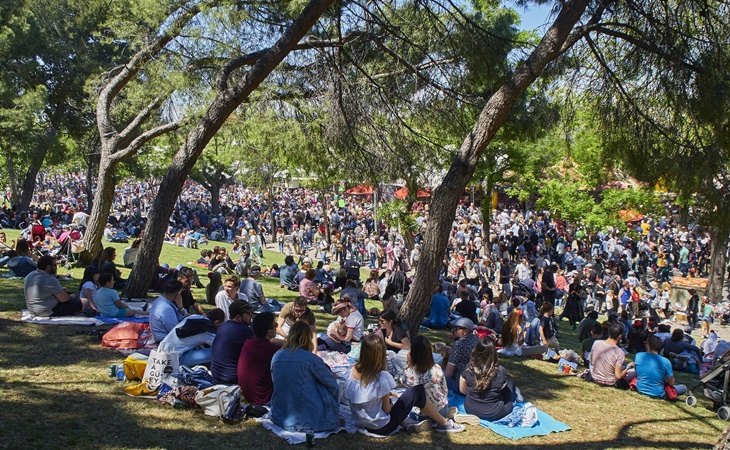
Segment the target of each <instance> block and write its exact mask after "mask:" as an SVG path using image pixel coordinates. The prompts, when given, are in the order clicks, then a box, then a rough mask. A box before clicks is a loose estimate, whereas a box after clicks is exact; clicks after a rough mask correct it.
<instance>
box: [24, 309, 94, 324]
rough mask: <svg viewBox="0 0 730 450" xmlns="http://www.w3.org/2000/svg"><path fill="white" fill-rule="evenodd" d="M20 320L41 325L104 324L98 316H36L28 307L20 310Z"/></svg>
mask: <svg viewBox="0 0 730 450" xmlns="http://www.w3.org/2000/svg"><path fill="white" fill-rule="evenodd" d="M20 321H21V322H28V323H35V324H39V325H86V326H98V325H104V321H102V320H101V319H100V318H98V317H86V316H61V317H42V316H34V315H33V314H31V313H30V311H28V310H27V309H24V310H22V311H21V312H20Z"/></svg>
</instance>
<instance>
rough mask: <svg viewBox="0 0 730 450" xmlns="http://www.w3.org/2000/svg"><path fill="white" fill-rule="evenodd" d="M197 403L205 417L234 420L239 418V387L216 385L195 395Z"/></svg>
mask: <svg viewBox="0 0 730 450" xmlns="http://www.w3.org/2000/svg"><path fill="white" fill-rule="evenodd" d="M195 403H197V404H198V405H199V406H200V407H201V408H202V409H203V413H205V415H206V416H212V417H220V418H221V419H228V420H235V419H236V418H238V417H240V416H241V413H240V404H241V387H240V386H238V385H236V384H234V385H231V386H227V385H223V384H216V385H215V386H211V387H209V388H206V389H203V390H200V391H198V393H197V394H195Z"/></svg>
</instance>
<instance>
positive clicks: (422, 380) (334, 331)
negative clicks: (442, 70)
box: [0, 178, 721, 435]
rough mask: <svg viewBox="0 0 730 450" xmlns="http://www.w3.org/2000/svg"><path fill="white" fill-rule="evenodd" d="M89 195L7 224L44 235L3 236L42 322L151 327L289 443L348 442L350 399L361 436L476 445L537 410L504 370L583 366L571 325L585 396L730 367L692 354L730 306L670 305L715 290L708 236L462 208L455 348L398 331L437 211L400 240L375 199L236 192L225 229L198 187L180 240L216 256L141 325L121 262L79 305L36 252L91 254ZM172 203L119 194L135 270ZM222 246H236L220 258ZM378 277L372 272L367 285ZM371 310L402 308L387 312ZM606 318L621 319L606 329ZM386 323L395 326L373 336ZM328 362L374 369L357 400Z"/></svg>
mask: <svg viewBox="0 0 730 450" xmlns="http://www.w3.org/2000/svg"><path fill="white" fill-rule="evenodd" d="M55 181H56V182H57V181H58V180H57V179H56V180H55ZM74 189H76V190H74ZM83 189H84V187H83V181H82V180H81V179H79V178H74V179H73V182H72V183H71V185H70V187H69V186H67V187H66V188H65V189H63V188H58V187H56V188H49V189H45V190H41V191H40V194H39V198H38V199H37V203H36V206H37V207H39V208H41V209H39V210H37V211H36V212H34V213H31V214H27V215H24V214H22V213H17V214H15V215H13V214H14V212H8V211H6V212H5V213H4V215H3V220H5V221H6V223H5V225H9V226H13V225H18V226H21V227H22V226H25V227H26V228H27V229H28V233H27V234H26V236H25V238H21V239H18V240H17V241H16V242H15V243H14V245H13V243H6V237H5V235H4V234H2V233H0V250H4V254H3V259H0V265H4V264H7V265H8V267H9V268H10V270H11V271H12V274H14V275H17V276H21V277H24V278H25V297H26V304H27V308H28V310H29V311H30V312H31V313H32V314H34V315H38V316H59V315H69V314H75V313H86V314H101V315H103V316H107V317H114V318H126V317H130V316H134V315H142V316H148V317H149V324H150V329H151V332H152V335H153V339H154V341H155V342H156V343H160V344H161V343H164V344H165V347H166V348H173V349H174V351H176V352H178V353H179V355H180V362H181V364H184V365H186V366H195V365H200V364H203V365H208V366H209V367H210V369H211V374H212V376H213V378H214V379H215V381H216V382H217V383H221V384H238V385H240V387H241V389H242V392H243V395H244V396H245V397H246V399H247V400H248V401H250V402H251V403H253V404H255V405H265V406H268V407H269V408H270V409H271V415H270V417H271V419H272V421H274V423H276V424H277V425H279V426H281V427H282V428H284V429H287V430H292V431H299V430H304V429H307V430H311V431H314V432H319V431H332V430H335V429H336V428H338V427H339V415H338V414H339V409H338V408H339V407H338V405H339V403H340V400H341V399H342V398H344V399H345V400H346V401H347V402H348V403H349V405H350V408H351V414H352V417H353V418H354V419H355V420H356V422H357V423H358V425H359V426H361V427H362V428H365V429H366V430H367V431H369V432H370V433H373V434H378V435H388V434H391V433H392V432H394V431H395V430H396V429H398V427H399V426H402V427H403V428H405V429H406V430H409V431H412V432H419V431H425V430H427V429H432V428H433V429H435V430H436V431H439V432H458V431H462V430H463V429H464V427H463V424H465V423H466V424H472V423H478V422H479V420H481V419H486V420H490V421H498V420H501V419H503V418H504V417H506V416H508V415H510V414H511V413H512V411H513V408H514V405H515V403H517V402H519V401H521V400H522V399H521V395H520V392H519V389H517V387H516V386H515V384H514V380H513V378H512V377H511V375H510V374H509V373H508V372H507V371H506V370H505V369H504V367H502V366H501V365H500V364H499V358H500V357H508V356H529V355H543V359H545V360H547V361H553V362H558V361H559V360H560V359H561V358H562V359H566V358H568V359H570V356H569V353H565V352H564V349H562V350H563V351H561V345H560V342H559V339H560V328H561V321H562V320H563V319H567V321H568V324H569V326H571V327H573V328H574V329H575V330H576V332H577V334H578V336H579V340H580V342H581V348H580V352H579V353H578V358H577V361H575V362H576V363H583V364H585V365H586V367H587V368H588V369H587V370H586V371H585V372H583V373H582V374H581V376H582V377H583V378H585V379H587V380H589V381H591V382H594V383H597V384H599V385H602V386H615V387H618V388H629V387H631V386H633V387H634V388H635V389H636V390H638V392H640V393H642V394H645V395H648V396H651V397H656V398H668V397H671V395H681V394H682V393H684V392H686V387H685V386H683V385H680V384H676V383H675V379H674V372H673V371H674V370H687V371H691V372H695V373H696V372H698V371H699V368H700V366H701V365H702V364H703V363H706V362H707V357H708V355H710V354H712V352H713V351H714V346H712V345H706V343H703V345H701V346H698V345H695V343H694V338H693V337H692V335H693V334H694V333H695V332H696V331H695V330H696V327H697V326H698V325H701V326H702V331H701V336H702V338H708V339H707V341H713V339H712V334H713V332H712V330H711V324H712V322H713V321H714V320H715V318H717V317H718V315H719V314H720V313H721V311H720V309H719V308H720V307H719V306H716V304H717V303H718V301H719V300H721V299H708V298H706V297H702V296H700V295H699V294H698V293H697V292H694V291H691V292H690V298H689V301H688V302H687V305H673V304H671V302H670V301H669V298H670V295H669V294H670V291H671V289H672V284H671V283H670V281H671V280H672V278H673V277H694V276H700V275H703V274H705V273H706V272H707V270H708V267H707V265H708V259H709V255H710V252H711V246H712V242H711V241H710V239H709V235H708V234H707V233H706V232H705V231H704V230H702V229H701V227H698V226H680V225H679V224H678V223H677V222H676V221H675V220H674V219H673V218H672V217H659V218H643V219H641V220H640V221H637V222H636V223H633V224H631V226H630V229H629V230H628V231H627V232H621V231H619V230H615V229H606V230H602V231H600V232H598V233H587V232H585V231H584V230H581V229H575V228H572V227H571V226H570V225H569V224H565V223H563V222H561V221H559V220H556V219H555V218H552V217H551V216H550V215H549V214H548V213H546V212H540V211H537V212H536V211H529V210H525V211H522V212H518V211H517V210H516V209H511V210H510V209H501V210H497V211H496V212H495V214H494V216H493V220H492V221H491V222H490V224H489V227H488V228H487V230H484V223H483V218H482V215H481V212H480V209H479V208H478V207H477V206H475V205H473V204H470V203H468V202H466V201H465V202H463V203H461V204H459V205H457V208H456V218H455V221H454V224H453V229H452V232H451V235H450V238H449V241H448V245H447V248H446V253H445V257H444V260H443V264H442V266H441V269H440V274H439V282H438V283H437V284H436V285H435V286H434V287H433V295H432V298H431V304H430V309H429V312H428V315H427V317H426V318H425V319H424V320H423V323H422V326H423V327H426V328H430V329H436V330H438V329H444V330H448V331H449V334H450V339H449V340H450V342H451V345H448V346H447V345H445V344H440V343H437V344H435V345H432V344H431V343H430V342H429V340H428V339H427V338H425V337H424V336H423V335H420V334H419V335H416V336H411V335H410V334H409V332H408V330H407V327H405V326H404V325H403V324H401V323H400V322H399V320H398V311H399V309H400V307H401V305H402V303H403V300H404V298H405V297H406V295H407V293H408V290H409V288H410V283H411V281H412V279H413V275H414V271H415V269H416V267H417V263H418V260H419V256H420V252H421V242H422V233H421V232H422V231H423V230H424V229H425V226H426V224H427V222H428V217H429V211H428V207H427V206H426V205H417V206H416V207H415V208H414V211H413V215H414V218H415V222H416V224H417V226H418V228H417V232H416V233H415V236H409V237H408V238H409V239H406V236H403V235H402V234H401V233H399V232H398V230H397V229H394V228H389V227H387V226H386V225H385V224H383V223H382V222H381V223H379V224H378V225H377V227H376V221H375V220H374V214H373V205H372V204H370V203H369V202H368V200H367V199H366V198H362V197H341V196H333V197H331V198H327V199H326V200H324V201H323V199H322V198H321V196H319V195H317V194H315V193H314V192H313V191H309V190H307V189H294V190H283V191H282V192H280V193H278V194H277V195H276V197H275V198H274V199H273V200H274V201H273V204H274V207H273V209H271V210H270V209H269V208H268V202H267V199H266V198H265V197H264V196H263V195H260V194H257V193H255V192H253V191H251V190H249V189H247V188H244V187H242V186H237V185H233V186H229V187H226V188H224V189H223V190H222V193H221V198H220V213H219V214H213V213H212V210H211V208H210V201H209V197H207V195H208V194H207V193H206V191H204V190H203V189H202V188H201V187H200V186H199V185H196V184H195V183H192V182H188V183H187V184H186V189H185V191H184V194H183V196H181V198H180V199H179V201H178V204H177V206H176V210H175V214H174V216H173V218H172V219H171V224H170V228H169V232H168V236H167V237H168V239H169V241H170V242H171V243H174V244H176V245H181V246H187V247H196V248H197V247H200V249H201V252H200V254H201V258H200V259H199V260H198V261H197V262H196V265H195V267H179V268H178V269H168V268H166V267H164V266H163V267H158V268H157V270H158V273H159V275H160V277H158V278H159V279H158V284H157V286H153V288H154V289H156V290H157V291H159V292H160V295H159V297H157V299H155V300H154V301H153V302H151V304H150V305H149V309H148V310H144V311H139V310H134V309H131V308H130V307H129V305H128V304H127V303H126V302H125V301H124V300H123V299H122V298H121V297H120V295H119V291H123V289H124V287H125V280H124V279H123V278H122V277H121V274H120V271H119V270H118V268H117V266H116V263H115V259H116V256H117V255H116V250H115V249H114V248H113V247H106V248H105V249H104V251H102V253H101V254H100V255H99V256H98V258H97V260H96V261H95V262H94V264H93V265H92V266H89V267H87V268H86V269H85V272H84V276H83V280H82V282H81V285H80V290H79V291H80V292H79V295H74V294H71V293H69V292H67V291H66V290H65V289H63V288H62V286H61V284H60V283H59V281H58V278H57V277H56V276H55V275H56V270H57V265H58V263H59V261H58V258H57V257H56V255H57V254H58V253H57V252H56V253H54V252H53V250H52V249H49V248H47V247H46V248H41V247H42V246H43V244H41V245H37V243H36V240H35V238H34V237H33V235H34V233H33V228H34V226H37V225H38V224H40V225H42V228H43V230H44V232H45V233H46V234H48V235H52V236H58V237H56V238H55V239H57V240H58V241H59V246H63V245H64V242H67V241H68V242H70V241H75V240H78V239H77V238H78V236H76V237H75V238H73V237H72V236H71V232H72V231H78V232H79V233H82V232H83V231H84V227H85V225H86V222H85V220H86V219H87V218H84V217H83V215H82V216H79V214H80V213H82V209H83V203H82V199H83V197H82V196H80V195H79V196H78V197H77V199H76V200H75V201H70V198H71V197H74V194H78V193H79V192H80V191H82V190H83ZM154 190H155V183H154V181H147V182H141V183H132V182H125V183H122V184H121V185H120V186H119V187H118V188H117V197H115V211H116V212H115V214H113V215H112V216H110V220H109V224H108V227H107V229H108V230H109V232H108V233H105V239H107V240H109V241H118V240H123V239H132V240H133V241H132V242H131V245H130V247H129V248H128V250H129V252H127V251H125V254H124V265H125V266H127V265H129V266H131V265H133V264H134V255H135V249H136V248H137V247H138V245H139V240H138V239H139V236H140V233H141V232H142V230H143V225H144V220H145V216H146V209H145V208H148V207H149V204H151V199H152V198H153V196H154ZM72 226H73V227H72ZM64 232H65V233H66V236H65V239H63V240H62V239H60V236H61V234H62V233H64ZM209 241H216V242H219V243H220V244H221V245H216V246H215V247H213V249H211V250H209V249H208V248H206V247H208V246H210V245H211V244H213V243H214V242H209ZM407 241H408V244H407V243H406V242H407ZM41 242H43V240H41ZM223 243H226V244H227V245H230V246H231V253H230V254H229V253H228V251H227V248H226V247H224V245H223ZM267 244H271V246H273V247H274V248H275V249H278V250H279V251H280V252H281V253H282V256H283V257H284V258H283V264H281V265H277V264H266V265H265V264H264V262H268V261H264V259H263V258H264V254H263V249H264V248H266V246H267ZM135 245H136V247H135ZM11 263H12V264H11ZM335 265H337V266H339V267H338V268H337V269H335V268H334V267H333V266H335ZM23 267H25V268H24V269H23ZM196 268H197V269H198V270H201V269H202V270H206V271H208V273H209V279H210V282H209V283H210V284H209V285H208V298H207V299H206V301H207V302H208V303H211V304H214V305H215V306H216V308H215V309H212V310H207V311H206V310H204V309H203V308H201V305H200V303H199V302H198V301H196V299H194V298H193V295H192V290H191V288H192V286H193V285H198V286H202V283H201V281H200V277H198V275H197V270H196ZM361 268H363V269H365V268H367V269H369V270H370V273H369V276H368V277H367V278H366V279H364V280H361V276H360V272H361ZM262 276H268V277H277V278H278V279H279V283H280V286H281V287H282V288H288V289H290V290H292V291H297V292H298V296H297V298H296V300H294V301H292V302H290V303H286V304H282V303H280V302H279V301H277V300H276V299H272V298H270V297H267V296H266V295H265V293H264V290H263V285H262V284H261V282H260V277H262ZM366 300H371V301H372V300H375V301H379V302H380V303H379V305H380V306H382V307H378V308H371V309H367V308H366V306H365V305H366V303H365V301H366ZM556 311H560V314H559V315H556ZM319 314H326V315H330V314H331V315H332V319H333V320H332V321H331V322H330V324H329V326H328V327H327V328H326V329H324V330H317V328H316V321H315V315H319ZM602 314H605V315H606V320H604V321H603V322H599V317H600V315H602ZM679 315H685V316H686V318H687V327H686V328H685V329H682V328H675V329H674V330H672V329H671V325H670V324H671V323H672V322H671V320H672V319H676V318H677V316H679ZM368 316H375V317H377V323H376V324H372V323H371V326H368ZM714 342H715V344H716V336H715V338H714ZM700 347H702V348H700ZM326 353H337V354H344V355H348V356H349V357H352V358H354V359H355V360H356V362H355V364H354V365H353V366H352V367H351V369H350V370H349V371H348V372H347V373H345V374H340V375H341V376H340V379H339V381H340V382H341V383H339V384H338V377H336V376H335V375H334V374H333V372H332V371H331V370H330V367H329V366H328V365H327V364H326V362H325V359H323V357H322V355H323V354H326ZM629 353H635V354H636V356H635V357H634V362H631V363H628V362H627V360H626V356H627V355H628V354H629ZM397 388H402V389H401V390H400V395H399V396H396V395H395V394H394V392H395V391H396V389H397ZM449 392H453V393H460V394H462V395H465V397H466V398H465V401H464V408H465V410H466V412H467V413H468V414H457V413H456V411H454V410H453V409H451V408H448V404H447V398H448V393H449ZM396 397H397V398H396ZM302 399H306V400H307V401H302Z"/></svg>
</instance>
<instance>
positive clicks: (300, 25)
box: [127, 0, 334, 297]
mask: <svg viewBox="0 0 730 450" xmlns="http://www.w3.org/2000/svg"><path fill="white" fill-rule="evenodd" d="M333 1H334V0H310V2H309V3H308V4H307V6H306V7H305V8H304V9H303V10H302V12H301V14H300V15H299V17H297V19H296V20H295V21H294V22H293V23H292V24H291V26H290V27H289V28H288V29H286V30H285V31H284V33H282V35H281V38H279V40H278V41H277V42H276V44H274V46H273V47H271V49H270V50H269V51H268V52H266V54H265V55H264V56H263V57H261V59H259V60H258V62H257V63H256V64H255V65H254V66H253V67H252V68H251V69H250V70H249V71H248V72H247V73H246V76H245V77H243V78H242V79H241V80H240V82H239V83H238V84H236V85H235V86H233V87H231V88H228V89H225V90H223V91H219V93H218V94H217V95H216V97H215V99H214V100H213V101H212V102H211V104H210V106H209V107H208V109H207V111H206V112H205V114H204V115H203V117H201V118H200V120H199V121H198V123H197V124H196V125H195V127H193V129H192V130H190V132H189V133H188V136H187V138H186V139H185V142H184V143H183V145H182V146H181V147H180V149H179V150H178V151H177V153H176V154H175V156H174V158H173V160H172V164H171V165H170V168H169V169H168V170H167V173H165V176H164V178H163V179H162V182H161V183H160V188H159V192H158V195H157V197H156V198H155V201H154V203H153V205H152V208H151V209H150V214H149V216H148V220H147V226H146V227H145V231H144V238H143V239H142V245H141V246H140V250H139V254H138V255H137V262H136V263H135V265H134V268H133V269H132V273H131V274H130V276H129V279H128V282H127V295H128V296H130V297H142V296H144V295H145V294H146V293H147V288H148V286H149V285H150V282H151V281H152V277H153V275H154V271H153V270H151V269H152V268H153V267H155V266H156V265H157V263H158V259H159V256H160V252H161V251H162V242H163V239H164V236H165V230H166V229H167V223H168V221H169V220H170V216H171V215H172V212H173V210H174V206H175V200H176V199H177V198H178V197H179V196H180V192H181V191H182V186H183V181H184V180H185V179H186V178H187V177H188V175H189V174H190V171H191V170H192V168H193V166H194V165H195V163H196V162H197V161H198V158H200V154H201V153H202V152H203V149H204V148H205V146H206V145H208V142H210V140H211V139H212V138H213V136H214V135H215V134H216V133H217V132H218V130H219V129H220V127H221V126H222V125H223V122H225V120H226V119H227V118H228V117H229V116H230V115H231V113H232V112H233V111H235V110H236V108H237V107H238V106H239V105H240V104H241V103H242V102H243V101H244V100H246V99H247V98H248V97H249V95H251V92H253V91H254V90H255V89H256V88H257V87H258V86H259V84H261V82H262V81H264V79H265V78H266V77H267V76H268V75H269V74H270V73H271V71H273V70H274V69H275V68H276V67H277V66H278V65H279V63H280V62H281V61H283V60H284V58H285V57H286V56H287V55H288V54H289V53H290V52H291V51H292V50H293V49H294V47H295V46H296V44H297V43H298V42H299V40H300V39H301V38H302V37H304V35H305V34H306V33H307V32H309V30H310V29H311V28H312V26H313V25H314V24H315V23H316V22H317V20H319V17H320V16H321V15H322V14H323V13H324V12H325V10H326V9H327V8H329V6H330V5H331V4H332V3H333Z"/></svg>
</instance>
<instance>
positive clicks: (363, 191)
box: [345, 184, 375, 195]
mask: <svg viewBox="0 0 730 450" xmlns="http://www.w3.org/2000/svg"><path fill="white" fill-rule="evenodd" d="M373 192H375V189H374V188H373V187H372V186H371V185H369V184H358V185H357V186H355V187H353V188H350V189H348V190H346V191H345V194H348V195H373Z"/></svg>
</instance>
